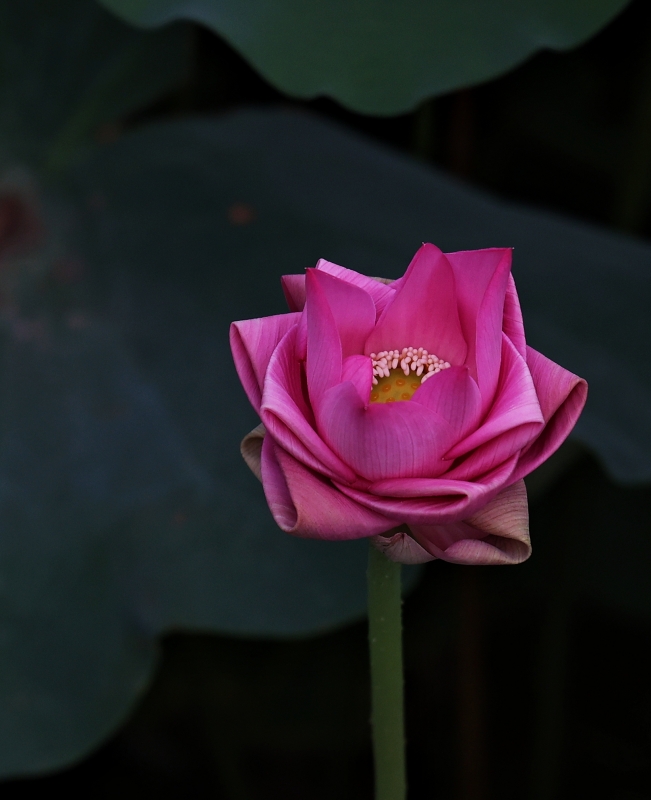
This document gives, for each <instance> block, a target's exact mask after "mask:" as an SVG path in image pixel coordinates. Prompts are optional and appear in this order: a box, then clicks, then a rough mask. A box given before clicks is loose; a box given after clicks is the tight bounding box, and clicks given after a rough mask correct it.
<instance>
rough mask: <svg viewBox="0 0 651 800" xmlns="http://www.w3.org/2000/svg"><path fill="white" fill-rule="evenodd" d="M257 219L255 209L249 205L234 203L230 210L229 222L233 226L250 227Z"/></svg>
mask: <svg viewBox="0 0 651 800" xmlns="http://www.w3.org/2000/svg"><path fill="white" fill-rule="evenodd" d="M255 217H256V214H255V209H254V208H253V206H250V205H248V204H247V203H233V205H232V206H230V207H229V209H228V221H229V222H230V223H231V225H249V224H250V223H251V222H253V221H254V220H255Z"/></svg>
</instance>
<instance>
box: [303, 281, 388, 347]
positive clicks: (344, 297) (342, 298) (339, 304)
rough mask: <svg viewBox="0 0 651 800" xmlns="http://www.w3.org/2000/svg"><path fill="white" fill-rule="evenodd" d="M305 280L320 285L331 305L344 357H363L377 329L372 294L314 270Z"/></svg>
mask: <svg viewBox="0 0 651 800" xmlns="http://www.w3.org/2000/svg"><path fill="white" fill-rule="evenodd" d="M306 280H307V283H308V285H310V286H311V285H312V284H313V283H316V284H318V286H319V287H320V288H321V290H322V292H323V294H324V296H325V298H326V300H327V302H328V305H329V307H330V311H331V312H332V316H333V317H334V321H335V326H336V328H337V333H338V334H339V339H340V341H341V352H342V356H343V358H347V357H348V356H352V355H361V353H362V352H363V350H364V343H365V342H366V339H367V338H368V335H369V334H370V332H371V331H372V330H373V328H374V326H375V305H374V303H373V298H372V297H371V295H370V294H369V293H368V292H366V291H364V289H360V288H359V287H358V286H355V285H354V284H352V283H346V281H343V280H341V278H335V277H333V276H332V275H329V274H328V273H327V272H319V270H315V269H309V270H308V271H307V275H306ZM308 322H309V321H308Z"/></svg>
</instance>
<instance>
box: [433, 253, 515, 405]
mask: <svg viewBox="0 0 651 800" xmlns="http://www.w3.org/2000/svg"><path fill="white" fill-rule="evenodd" d="M447 258H448V261H449V262H450V264H451V266H452V269H453V271H454V277H455V282H456V287H457V299H458V304H459V316H460V319H461V327H462V330H463V334H464V336H465V339H466V341H467V342H468V357H467V360H466V364H468V366H469V367H470V372H471V375H472V376H473V377H476V378H477V380H478V382H479V388H480V390H481V393H482V396H483V397H484V398H485V400H484V410H485V409H486V408H487V406H488V405H489V403H490V401H491V399H492V394H493V391H494V382H495V381H496V380H497V375H498V374H499V360H500V351H501V332H502V316H503V312H504V295H505V292H506V285H507V281H508V276H509V275H510V274H511V250H510V248H504V247H494V248H488V249H485V250H466V251H462V252H459V253H448V255H447ZM448 360H449V359H448Z"/></svg>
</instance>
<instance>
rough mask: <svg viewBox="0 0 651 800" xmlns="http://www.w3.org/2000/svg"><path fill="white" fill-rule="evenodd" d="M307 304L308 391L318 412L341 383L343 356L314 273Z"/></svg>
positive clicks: (309, 278) (308, 281)
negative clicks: (327, 396)
mask: <svg viewBox="0 0 651 800" xmlns="http://www.w3.org/2000/svg"><path fill="white" fill-rule="evenodd" d="M305 285H306V289H307V302H306V306H305V309H304V311H303V319H304V320H305V321H306V324H307V332H306V333H307V361H306V365H305V368H306V373H307V389H308V393H309V396H310V403H311V405H312V409H313V410H314V411H315V412H316V410H317V408H318V405H319V403H320V401H321V398H322V397H323V395H324V394H325V392H327V390H328V389H330V388H332V387H333V386H336V385H337V384H339V383H341V369H342V362H343V355H342V351H341V339H340V338H339V332H338V331H337V324H336V322H335V317H334V314H333V313H332V309H331V308H330V305H329V303H328V298H327V297H326V294H325V292H324V291H323V289H322V288H321V285H320V284H319V282H318V280H317V279H316V277H315V270H310V271H309V272H308V273H307V275H306V280H305Z"/></svg>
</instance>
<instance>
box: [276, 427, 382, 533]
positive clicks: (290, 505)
mask: <svg viewBox="0 0 651 800" xmlns="http://www.w3.org/2000/svg"><path fill="white" fill-rule="evenodd" d="M262 485H263V487H264V492H265V496H266V498H267V503H268V504H269V508H270V510H271V513H272V514H273V517H274V519H275V520H276V523H277V524H278V525H279V527H280V528H282V530H284V531H285V532H286V533H292V534H294V535H295V536H304V537H308V538H313V539H332V540H342V539H361V538H363V537H365V536H374V535H375V534H378V533H382V531H386V530H389V529H390V528H393V527H395V526H396V522H395V520H390V519H387V518H386V517H384V516H382V515H381V514H377V513H375V512H373V511H370V510H369V509H367V508H364V507H363V506H360V505H359V504H358V503H356V502H355V501H353V500H351V499H350V498H348V497H346V496H345V495H343V494H342V493H341V492H340V491H338V490H337V489H336V488H335V487H334V486H333V485H332V484H331V483H330V481H328V480H326V479H325V478H323V477H322V476H320V475H317V474H316V473H314V472H312V470H309V469H307V468H306V467H304V466H303V465H302V464H301V463H300V462H298V461H296V459H294V458H292V457H291V456H290V455H289V454H288V453H286V452H285V451H284V450H283V449H282V447H279V446H278V445H277V444H275V443H274V441H273V439H272V438H271V437H270V436H266V437H265V439H264V443H263V445H262Z"/></svg>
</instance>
